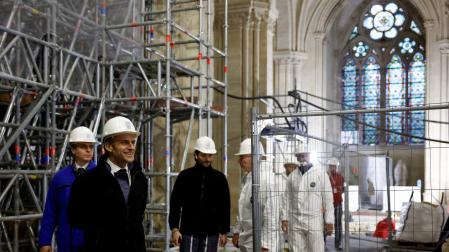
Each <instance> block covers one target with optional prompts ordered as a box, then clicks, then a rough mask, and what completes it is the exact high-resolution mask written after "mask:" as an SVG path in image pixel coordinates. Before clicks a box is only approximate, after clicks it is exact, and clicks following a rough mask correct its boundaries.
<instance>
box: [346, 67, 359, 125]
mask: <svg viewBox="0 0 449 252" xmlns="http://www.w3.org/2000/svg"><path fill="white" fill-rule="evenodd" d="M356 78H357V67H356V65H355V61H354V60H353V59H351V58H349V59H347V60H346V64H345V66H344V67H343V90H342V92H343V109H344V110H349V109H355V108H357V79H356ZM342 124H343V131H355V130H357V123H356V115H348V116H346V117H343V121H342Z"/></svg>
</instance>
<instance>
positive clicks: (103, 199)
mask: <svg viewBox="0 0 449 252" xmlns="http://www.w3.org/2000/svg"><path fill="white" fill-rule="evenodd" d="M138 136H139V132H138V131H136V129H135V128H134V125H133V124H132V122H131V121H130V120H129V119H128V118H125V117H122V116H117V117H114V118H112V119H110V120H108V121H107V122H106V123H105V125H104V127H103V134H102V137H103V149H104V151H105V154H104V155H103V156H102V157H101V158H100V161H99V162H98V166H97V167H96V168H94V169H92V171H90V172H88V173H86V174H85V175H82V176H80V177H79V178H78V179H76V180H75V182H74V183H73V186H72V193H71V196H70V200H69V210H68V211H69V221H70V224H71V225H72V226H73V227H76V228H79V229H81V230H83V231H84V242H85V247H84V250H83V251H87V252H94V251H95V252H106V251H108V252H116V251H117V252H119V251H120V252H122V251H132V252H144V251H146V249H145V234H144V230H143V225H142V223H143V214H144V211H145V206H146V202H147V192H148V190H147V189H148V183H147V180H146V178H145V175H144V174H143V172H142V169H141V168H140V166H139V165H138V164H137V163H135V162H134V155H135V151H136V140H137V137H138Z"/></svg>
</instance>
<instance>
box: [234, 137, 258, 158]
mask: <svg viewBox="0 0 449 252" xmlns="http://www.w3.org/2000/svg"><path fill="white" fill-rule="evenodd" d="M251 153H252V152H251V138H247V139H245V140H243V141H242V142H241V143H240V148H239V152H238V153H235V155H236V156H241V155H251ZM259 153H260V155H262V156H264V155H265V151H264V149H263V146H262V144H261V143H260V142H259Z"/></svg>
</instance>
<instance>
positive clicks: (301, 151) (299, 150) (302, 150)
mask: <svg viewBox="0 0 449 252" xmlns="http://www.w3.org/2000/svg"><path fill="white" fill-rule="evenodd" d="M299 155H310V152H309V151H307V146H305V145H304V144H300V145H298V146H296V148H295V156H299Z"/></svg>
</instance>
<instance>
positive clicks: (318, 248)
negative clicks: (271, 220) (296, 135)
mask: <svg viewBox="0 0 449 252" xmlns="http://www.w3.org/2000/svg"><path fill="white" fill-rule="evenodd" d="M296 157H297V160H298V161H299V167H298V168H297V169H296V170H295V171H293V172H292V173H291V174H290V176H288V179H287V187H286V192H285V194H284V199H283V205H288V209H283V211H284V213H283V214H282V216H284V217H285V216H287V219H284V220H282V229H283V230H284V231H287V232H288V243H289V250H290V251H294V252H323V251H324V248H325V244H324V237H323V235H324V230H325V232H326V234H327V235H331V234H332V231H333V226H334V225H333V223H334V215H333V211H334V208H333V199H332V188H331V185H330V181H329V176H328V175H327V173H326V171H325V170H324V169H323V170H321V169H318V168H316V167H314V166H313V165H312V163H310V153H308V152H301V153H296ZM323 216H324V218H323Z"/></svg>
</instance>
